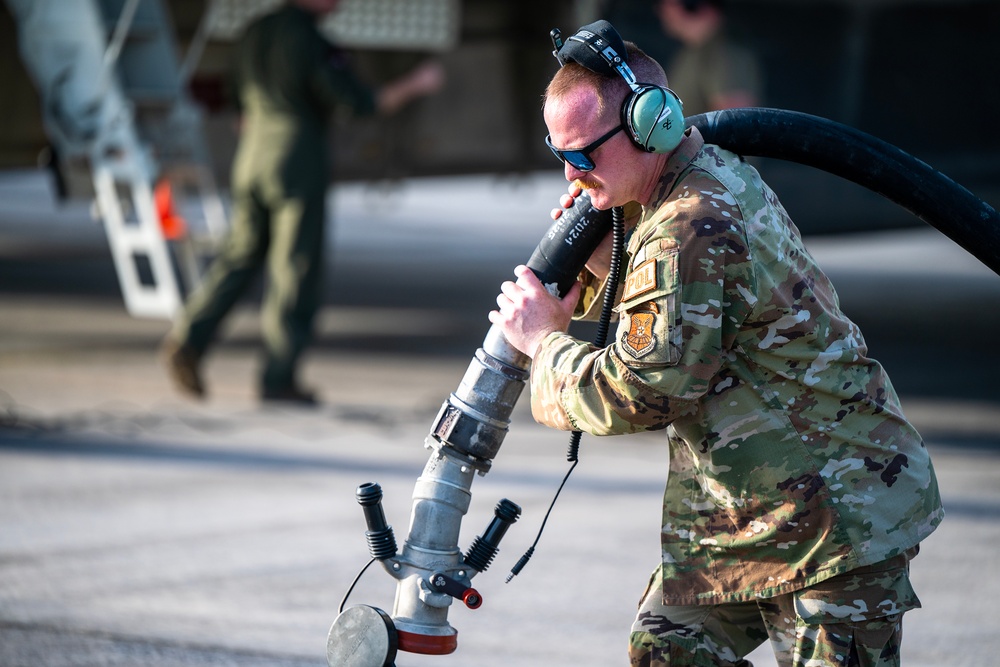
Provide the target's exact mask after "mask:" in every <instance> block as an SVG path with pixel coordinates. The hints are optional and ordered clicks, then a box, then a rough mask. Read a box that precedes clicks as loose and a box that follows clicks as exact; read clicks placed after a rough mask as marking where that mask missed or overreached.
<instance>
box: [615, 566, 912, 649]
mask: <svg viewBox="0 0 1000 667" xmlns="http://www.w3.org/2000/svg"><path fill="white" fill-rule="evenodd" d="M914 555H916V549H913V550H911V551H910V552H907V553H906V554H902V555H899V556H896V557H895V558H891V559H889V560H886V561H883V562H881V563H877V564H875V565H871V566H868V567H862V568H857V569H855V570H851V571H850V572H847V573H845V574H842V575H839V576H836V577H832V578H830V579H827V580H825V581H821V582H820V583H818V584H816V585H814V586H811V587H809V588H804V589H802V590H798V591H795V592H793V593H787V594H785V595H779V596H777V597H773V598H767V599H759V600H753V601H749V602H736V603H727V604H721V605H692V606H667V605H664V604H663V601H662V596H661V594H660V591H661V588H662V582H663V579H662V577H663V574H662V569H661V568H658V569H657V570H656V571H655V572H654V573H653V576H652V577H651V578H650V582H649V587H648V588H647V589H646V593H645V594H644V595H643V599H642V601H641V602H640V604H639V613H638V615H637V616H636V620H635V623H634V624H633V625H632V634H631V637H630V641H629V657H630V659H631V664H632V666H633V667H666V666H667V665H671V666H673V667H677V666H681V665H683V666H685V667H687V666H692V667H694V666H697V667H752V665H751V663H750V662H748V661H746V660H744V656H746V655H747V654H748V653H750V652H751V651H753V650H754V649H755V648H757V647H758V646H760V645H761V644H763V643H764V642H765V641H770V642H771V646H772V648H773V649H774V654H775V657H776V658H777V661H778V665H779V667H894V666H898V665H899V648H900V640H901V637H902V620H903V612H905V611H907V610H910V609H915V608H918V607H919V606H920V601H919V600H918V599H917V596H916V594H915V593H914V592H913V588H912V587H911V585H910V579H909V560H910V558H912V557H913V556H914Z"/></svg>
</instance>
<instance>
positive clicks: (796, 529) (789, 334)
mask: <svg viewBox="0 0 1000 667" xmlns="http://www.w3.org/2000/svg"><path fill="white" fill-rule="evenodd" d="M627 253H628V257H627V260H628V263H627V267H628V268H627V272H626V275H625V281H624V284H623V286H622V287H621V288H620V292H621V294H620V302H619V303H618V306H617V308H616V310H617V312H618V314H619V316H620V318H619V322H618V327H617V333H616V335H615V339H614V343H613V344H612V345H610V346H609V347H607V348H605V349H600V350H596V349H594V348H593V346H591V345H589V344H587V343H585V342H582V341H579V340H577V339H575V338H573V337H572V336H570V335H568V334H565V333H553V334H551V335H550V336H548V337H547V338H546V339H545V341H544V342H543V344H542V346H541V347H540V349H539V351H538V353H537V354H536V356H535V359H534V361H533V364H532V374H531V402H532V412H533V414H534V416H535V418H536V420H538V421H539V422H541V423H543V424H546V425H549V426H552V427H555V428H561V429H565V430H571V429H578V430H581V431H584V432H587V433H592V434H595V435H616V434H627V433H634V432H638V431H646V430H654V429H664V428H667V427H668V426H669V429H668V431H667V433H668V438H667V439H668V442H669V449H670V469H669V473H668V477H667V484H666V490H665V493H664V502H663V521H662V530H661V534H662V536H661V542H662V562H663V568H664V574H663V579H664V586H663V598H664V601H665V602H666V603H668V604H718V603H722V602H734V601H746V600H756V599H758V598H770V597H774V596H778V595H781V594H785V593H789V592H792V591H795V590H799V589H802V588H803V587H806V586H812V585H815V584H817V583H819V582H821V581H823V580H825V579H828V578H830V577H834V576H836V575H839V574H842V573H844V572H847V571H849V570H853V569H855V568H859V567H863V566H867V565H872V564H875V563H878V562H880V561H883V560H886V559H888V558H891V557H893V556H896V555H899V554H901V553H903V552H904V551H906V550H907V549H910V548H911V547H913V546H915V545H916V544H918V543H919V542H920V541H921V540H922V539H924V538H925V537H927V536H928V535H929V534H930V533H931V532H932V531H933V530H934V528H935V527H936V526H937V525H938V524H939V523H940V521H941V519H942V518H943V510H942V508H941V500H940V495H939V492H938V487H937V481H936V478H935V475H934V471H933V467H932V465H931V461H930V458H929V456H928V453H927V450H926V448H925V447H924V444H923V442H922V440H921V438H920V436H919V434H918V433H917V432H916V431H915V430H914V428H913V427H912V426H911V425H910V423H909V422H908V421H907V420H906V418H905V417H904V415H903V412H902V410H901V408H900V405H899V400H898V398H897V396H896V393H895V391H894V390H893V387H892V384H891V383H890V381H889V378H888V376H887V375H886V373H885V372H884V370H883V369H882V367H881V365H880V364H879V363H878V362H877V361H875V360H874V359H872V358H870V357H869V356H868V349H867V346H866V344H865V341H864V338H863V337H862V335H861V332H860V331H859V330H858V328H857V326H856V325H855V324H854V323H853V322H852V321H851V320H849V319H848V318H847V317H846V316H845V315H844V313H843V312H841V309H840V305H839V302H838V298H837V294H836V292H835V291H834V289H833V286H832V285H831V284H830V282H829V280H828V279H827V277H826V275H824V274H823V272H822V271H821V270H820V269H819V268H818V267H817V265H816V263H815V261H814V260H813V258H812V257H811V256H810V254H809V252H808V251H807V250H806V248H805V246H804V244H803V242H802V239H801V238H800V235H799V233H798V230H797V229H796V228H795V226H794V224H793V223H792V221H791V220H790V219H789V218H788V215H787V214H786V212H785V210H784V208H783V207H782V206H781V204H780V203H779V202H778V199H777V197H776V196H775V194H774V193H773V192H772V191H771V190H770V188H768V187H767V186H766V185H765V184H764V183H763V182H762V181H761V180H760V177H759V175H758V174H757V172H756V170H754V169H753V168H752V167H751V166H749V165H748V164H746V162H745V161H744V160H742V159H741V158H740V157H739V156H737V155H735V154H733V153H730V152H728V151H725V150H722V149H720V148H719V147H717V146H712V145H706V144H705V143H704V141H703V139H702V138H701V135H700V134H699V133H698V131H697V129H692V130H690V131H689V134H688V136H686V137H685V139H684V141H683V142H682V143H681V145H680V146H679V148H678V149H677V151H675V153H674V154H673V155H672V156H671V157H670V159H669V160H668V162H667V164H666V167H665V169H664V172H663V174H662V177H661V179H660V181H659V185H658V190H657V192H656V193H655V195H654V197H653V200H652V203H651V205H649V206H647V207H645V208H644V209H643V213H642V218H641V220H640V221H639V222H638V226H637V227H636V228H635V229H634V230H633V231H632V233H631V236H630V238H629V242H628V247H627ZM597 291H598V290H587V294H588V295H590V296H593V295H594V294H596V293H597ZM587 305H588V304H581V310H587Z"/></svg>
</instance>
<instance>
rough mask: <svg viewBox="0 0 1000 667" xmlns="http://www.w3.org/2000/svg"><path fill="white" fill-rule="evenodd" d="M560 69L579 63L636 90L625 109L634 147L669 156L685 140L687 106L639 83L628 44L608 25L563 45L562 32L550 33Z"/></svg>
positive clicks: (660, 88) (602, 23)
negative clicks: (627, 53) (627, 56)
mask: <svg viewBox="0 0 1000 667" xmlns="http://www.w3.org/2000/svg"><path fill="white" fill-rule="evenodd" d="M550 35H551V37H552V45H553V46H554V47H555V50H554V51H553V52H552V54H553V55H554V56H555V57H556V60H558V61H559V65H560V66H564V65H565V64H566V63H568V62H575V63H578V64H580V65H582V66H583V67H586V68H587V69H589V70H591V71H593V72H597V73H598V74H606V75H608V76H621V77H622V79H624V80H625V83H627V84H628V87H629V88H630V89H631V90H632V92H631V93H629V95H628V96H627V97H626V98H625V101H624V102H623V103H622V108H621V119H622V126H623V127H624V128H625V130H626V132H627V133H628V136H629V137H630V138H631V139H632V143H634V144H635V145H636V146H638V147H639V148H640V149H641V150H644V151H647V152H649V153H669V152H670V151H672V150H674V149H675V148H677V145H678V144H680V142H681V139H682V138H683V137H684V130H685V127H684V106H683V103H682V102H681V99H680V98H679V97H678V96H677V94H676V93H675V92H674V91H672V90H670V89H669V88H664V87H663V86H657V85H654V84H651V83H638V82H637V81H636V78H635V74H634V73H633V72H632V70H631V69H630V68H629V66H628V62H627V61H626V60H625V42H624V41H623V40H622V38H621V36H620V35H619V34H618V32H617V31H616V30H615V29H614V27H613V26H612V25H611V24H610V23H608V22H607V21H604V20H600V21H595V22H594V23H590V24H588V25H585V26H583V27H582V28H580V29H579V30H577V31H576V34H574V35H573V36H572V37H570V38H569V39H567V40H566V42H565V43H563V41H562V39H561V34H560V32H559V30H558V29H553V30H552V31H551V33H550Z"/></svg>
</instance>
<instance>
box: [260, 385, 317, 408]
mask: <svg viewBox="0 0 1000 667" xmlns="http://www.w3.org/2000/svg"><path fill="white" fill-rule="evenodd" d="M260 400H261V401H264V402H265V403H293V404H296V405H300V406H303V407H310V406H315V405H317V404H319V399H318V398H317V397H316V393H315V392H313V391H310V390H309V389H305V388H303V387H299V386H298V385H295V384H291V385H288V386H284V387H264V388H262V389H261V391H260Z"/></svg>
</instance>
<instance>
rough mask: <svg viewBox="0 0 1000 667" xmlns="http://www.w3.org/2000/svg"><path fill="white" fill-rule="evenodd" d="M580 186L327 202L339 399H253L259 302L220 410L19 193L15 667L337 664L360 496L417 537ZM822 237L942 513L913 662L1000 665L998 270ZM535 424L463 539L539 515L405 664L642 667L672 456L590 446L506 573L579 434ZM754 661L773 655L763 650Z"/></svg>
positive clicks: (32, 182)
mask: <svg viewBox="0 0 1000 667" xmlns="http://www.w3.org/2000/svg"><path fill="white" fill-rule="evenodd" d="M765 176H766V174H765ZM562 191H563V184H562V179H561V175H560V174H557V173H545V174H533V175H529V176H526V177H523V178H517V179H512V178H508V179H498V178H485V177H470V178H454V179H426V180H419V181H407V182H403V183H398V184H393V185H391V186H388V185H386V186H379V187H378V188H373V187H368V186H361V185H343V186H338V187H337V188H335V189H334V193H333V197H332V201H331V205H332V207H333V210H334V215H333V218H334V220H335V224H334V226H333V227H332V234H331V237H332V240H331V243H332V245H333V257H332V261H331V269H330V274H329V280H330V290H329V297H328V303H327V305H326V307H325V308H324V310H323V312H322V315H321V318H320V326H319V330H320V334H319V339H318V342H317V345H316V346H315V348H314V349H313V350H312V351H311V353H310V355H309V358H308V364H307V369H306V380H307V381H308V383H310V384H312V385H313V386H315V387H317V388H318V389H319V390H320V392H321V394H322V396H323V399H324V403H323V405H322V406H320V407H319V408H317V409H315V410H307V409H297V408H273V407H261V406H260V405H259V404H258V402H257V401H256V398H255V391H254V390H255V386H254V379H255V374H254V373H255V369H256V354H257V349H258V348H257V345H258V340H259V337H258V333H257V328H256V310H255V308H254V306H253V303H252V302H248V303H247V305H246V306H245V307H243V308H241V309H240V310H239V311H238V312H236V313H234V317H233V318H232V319H231V321H230V322H229V325H228V327H227V329H226V331H225V332H224V335H223V336H222V341H221V342H220V344H219V345H218V346H217V348H216V349H215V351H214V352H213V354H212V356H211V357H210V358H209V360H208V366H207V379H208V382H209V385H210V390H211V392H212V393H211V397H210V400H208V401H207V402H205V403H194V402H191V401H187V400H185V399H183V398H181V397H179V396H177V395H176V394H175V393H174V392H173V391H172V389H171V387H170V386H169V384H168V382H167V379H166V377H165V376H164V374H163V372H162V369H161V368H160V366H159V363H158V360H157V356H156V349H157V345H158V344H159V341H160V340H161V338H162V337H163V335H164V334H165V333H166V331H167V323H166V322H161V321H156V320H139V319H134V318H131V317H129V316H128V315H127V314H126V313H125V311H124V307H123V305H122V302H121V299H120V297H119V295H118V292H117V285H116V282H115V277H114V272H113V269H112V267H111V263H110V259H109V255H108V253H107V250H106V245H105V242H104V238H103V234H102V232H101V230H100V228H99V227H97V226H96V225H95V224H94V223H92V222H90V221H89V220H88V218H87V211H86V206H84V205H70V206H67V207H63V208H60V207H57V206H55V205H54V204H53V203H52V202H51V198H50V196H49V193H48V190H47V188H46V185H45V181H44V179H42V178H41V177H40V175H38V174H32V173H19V174H5V175H0V666H2V667H28V666H31V667H70V666H78V665H114V666H117V665H144V666H145V665H150V666H155V667H175V666H176V667H180V666H189V665H190V666H216V665H219V666H222V665H240V666H250V667H255V666H258V665H260V666H263V665H277V666H292V665H295V666H298V665H317V666H319V665H325V664H326V659H325V644H326V635H327V631H328V629H329V626H330V624H331V622H332V621H333V619H334V618H335V617H336V615H337V610H338V608H339V606H340V605H341V602H342V600H343V598H344V595H345V593H346V592H347V589H348V587H349V586H350V583H351V581H352V580H353V579H354V577H355V575H356V574H357V573H358V571H359V570H360V569H361V567H362V566H364V564H365V563H366V562H367V560H368V551H367V546H366V544H365V540H364V530H365V526H364V521H363V517H362V514H361V510H360V508H359V507H358V505H357V503H356V502H355V500H354V491H355V489H356V487H357V486H358V485H359V484H361V483H363V482H367V481H377V482H379V483H380V484H381V485H382V487H383V490H384V494H385V501H384V506H385V512H386V515H387V517H388V520H389V522H390V523H391V524H393V526H394V527H395V532H396V538H397V541H398V542H399V543H400V544H401V543H402V541H403V539H404V538H405V535H406V532H407V525H408V522H409V509H410V497H411V493H412V491H413V485H414V482H415V481H416V478H417V476H418V475H419V473H420V471H421V469H422V468H423V465H424V463H425V462H426V460H427V452H426V451H425V450H424V448H423V446H422V443H423V440H424V437H425V435H426V433H427V431H428V429H429V427H430V426H431V423H432V420H433V419H434V416H435V414H436V412H437V410H438V408H439V407H440V405H441V403H442V402H443V401H444V400H445V399H446V398H447V396H448V394H449V393H450V392H451V391H453V390H454V389H455V388H456V387H457V385H458V382H459V381H460V380H461V377H462V375H463V373H464V371H465V368H466V367H467V366H468V363H469V360H470V359H471V358H472V355H473V353H474V352H475V349H476V348H477V347H478V346H479V344H480V342H481V341H482V338H483V336H484V335H485V333H486V331H487V329H488V328H489V323H488V321H487V320H486V313H487V312H488V311H489V310H490V309H491V308H492V307H493V299H494V297H495V295H496V292H497V289H498V285H499V283H500V281H502V280H504V279H507V277H508V276H510V272H511V269H512V268H513V266H514V265H515V264H517V263H520V262H522V261H524V260H525V259H527V256H528V255H529V254H530V252H531V250H532V249H533V248H534V246H535V244H536V243H537V241H538V239H539V238H541V234H542V233H543V231H544V230H545V229H546V227H547V226H548V223H547V221H548V218H547V211H548V209H549V208H551V206H552V203H553V202H554V201H555V200H556V199H557V198H558V195H559V194H560V193H561V192H562ZM779 194H780V193H779ZM793 214H794V211H793ZM809 244H810V247H811V248H812V250H813V252H814V254H815V255H816V256H817V258H818V259H819V261H820V263H821V264H822V265H823V266H824V267H825V268H826V269H827V270H828V272H829V273H830V274H831V275H832V277H833V278H834V281H835V283H836V284H837V285H838V287H839V290H840V294H841V299H842V302H843V304H844V307H845V310H846V311H847V312H848V314H850V315H851V316H852V317H854V318H855V319H856V320H857V321H858V322H859V323H860V324H861V326H862V328H863V330H864V331H865V333H866V337H867V339H868V342H869V345H870V347H871V348H872V350H873V351H874V356H875V357H876V358H879V359H880V360H881V361H883V363H884V364H885V365H886V366H887V368H888V369H889V371H890V374H891V375H892V377H893V378H894V381H895V383H896V386H897V389H898V390H899V392H900V394H901V396H902V399H903V406H904V409H905V410H906V411H907V413H908V415H909V416H910V417H911V419H913V421H914V422H916V424H917V425H918V427H919V428H920V429H921V432H922V433H923V434H924V436H925V438H926V439H927V442H928V447H929V448H930V449H931V451H932V453H933V455H934V458H935V462H936V466H937V471H938V474H939V478H940V483H941V487H942V492H943V495H944V498H945V503H946V509H947V513H948V514H947V518H946V521H945V523H944V524H943V525H942V527H941V528H940V529H939V530H938V532H937V533H935V534H934V535H933V536H932V537H931V538H930V539H928V540H927V541H926V542H925V543H924V546H923V549H922V551H921V554H920V556H919V557H918V558H917V559H916V561H915V562H914V565H913V578H914V581H915V585H916V588H917V591H918V594H919V595H920V597H921V599H922V601H923V604H924V608H923V609H921V610H918V611H915V612H912V613H911V614H909V615H908V616H907V619H906V624H905V626H906V631H905V633H906V639H905V642H904V654H903V655H904V664H906V665H908V666H910V667H932V666H933V667H936V666H939V665H949V666H963V665H970V666H971V665H996V664H1000V658H998V657H997V656H998V655H1000V633H998V630H1000V622H998V620H997V614H996V610H995V603H994V601H995V600H997V599H1000V576H998V575H997V573H996V571H995V569H994V568H995V567H996V564H997V563H998V558H997V556H996V553H997V550H998V548H1000V383H998V381H997V375H998V373H1000V351H998V347H997V345H996V343H995V340H996V331H998V330H1000V328H998V325H1000V308H998V306H1000V277H998V276H996V275H994V274H993V273H991V272H990V271H989V270H988V269H986V268H985V267H983V266H981V265H980V264H979V263H978V262H977V261H976V260H975V259H973V258H971V257H970V256H969V255H968V254H967V253H965V252H964V251H962V250H961V249H960V248H958V247H957V246H955V245H954V244H953V243H952V242H950V241H949V240H947V239H946V238H944V237H943V236H941V235H940V234H938V233H937V232H935V231H934V230H931V229H929V228H920V227H918V228H915V229H911V230H897V231H892V232H872V233H870V234H862V235H853V236H839V237H821V238H815V239H810V240H809ZM584 333H586V332H584ZM527 407H528V406H527V400H522V401H521V403H520V404H519V405H518V407H517V410H516V412H515V415H514V422H513V424H512V426H511V432H510V435H509V436H508V437H507V439H506V441H505V443H504V446H503V448H502V450H501V452H500V454H499V455H498V457H497V458H496V460H495V463H494V467H493V470H492V471H491V472H490V473H489V474H488V475H486V476H485V477H482V478H479V479H477V481H476V482H475V484H474V485H473V503H472V507H471V508H470V511H469V514H468V516H467V517H466V519H465V521H464V523H463V538H462V543H461V546H462V547H463V548H465V547H467V546H468V545H469V544H470V543H471V541H472V540H473V538H474V537H475V536H476V535H478V534H480V533H481V532H482V531H483V530H484V529H485V528H486V525H487V524H488V523H489V521H490V519H491V518H492V516H493V507H494V505H495V504H496V502H497V501H498V500H499V499H500V498H503V497H507V498H510V499H511V500H513V501H515V502H516V503H518V504H519V505H521V506H522V508H523V513H522V517H521V519H520V521H519V522H518V523H516V524H515V525H514V526H513V527H512V528H511V529H510V531H509V532H508V534H507V537H506V538H505V540H504V542H503V543H502V545H501V550H500V553H499V555H498V556H497V558H496V559H495V561H494V563H493V565H492V567H491V568H490V569H489V570H488V571H487V572H486V573H484V574H482V575H480V576H478V577H477V578H476V579H475V580H474V585H475V586H476V587H477V588H478V590H479V591H480V592H481V593H482V595H483V597H484V599H485V602H484V604H483V606H482V607H481V608H480V609H478V610H475V611H470V610H468V609H465V608H464V607H461V606H453V607H452V610H451V612H450V614H449V620H450V621H451V623H452V625H453V626H454V627H456V628H457V629H458V632H459V648H458V650H457V651H456V652H455V653H454V654H452V655H449V656H419V655H412V654H405V653H401V654H400V656H399V658H398V659H397V665H399V667H408V666H413V667H418V666H421V665H441V666H442V667H446V666H448V665H473V664H475V665H478V666H480V667H493V666H496V667H500V666H503V667H514V666H522V665H523V666H529V665H532V666H534V665H574V666H585V667H598V666H602V667H603V666H607V665H624V664H626V658H625V654H624V643H625V640H626V637H627V630H628V627H629V625H630V623H631V620H632V616H633V614H634V609H635V603H636V601H637V598H638V596H639V595H640V593H641V592H642V590H643V588H644V585H645V582H646V578H647V577H648V574H649V572H650V571H651V570H652V568H653V567H654V565H655V562H656V559H657V555H658V546H657V526H658V525H659V497H660V493H661V490H662V484H663V480H664V475H665V470H666V455H665V451H664V447H663V442H662V439H661V437H660V436H658V435H655V434H652V435H644V436H636V437H628V438H613V439H611V438H608V439H596V438H588V437H585V438H584V441H583V447H582V454H581V462H580V464H579V466H578V467H577V469H576V471H575V472H574V474H573V476H572V477H571V478H570V481H569V483H568V484H567V486H566V489H565V490H564V491H563V493H562V496H561V497H560V500H559V502H558V504H557V505H556V507H555V510H554V512H553V514H552V517H551V519H550V520H549V522H548V526H547V528H546V532H545V534H544V535H543V537H542V539H541V542H540V543H539V547H538V549H537V551H536V554H535V556H534V558H533V559H532V561H531V563H529V565H528V566H527V567H526V568H525V569H524V571H523V572H522V573H521V574H520V575H519V576H518V577H516V578H515V579H514V580H513V581H512V582H511V583H509V584H505V583H504V578H505V577H506V575H507V572H508V571H509V569H510V567H511V566H512V565H513V564H514V562H515V561H516V560H517V559H518V557H520V555H521V553H523V551H524V550H525V549H526V548H527V547H528V545H530V544H531V542H532V540H533V539H534V537H535V533H536V531H537V529H538V526H539V524H540V522H541V520H542V516H543V515H544V512H545V509H546V508H547V506H548V503H549V501H550V500H551V498H552V495H553V494H554V492H555V489H556V488H557V486H558V484H559V481H560V480H561V478H562V475H563V474H564V473H565V471H566V469H567V467H568V464H567V463H566V461H565V459H564V455H565V449H566V442H567V437H566V434H563V433H556V432H552V431H550V430H548V429H545V428H542V427H540V426H538V425H536V424H534V423H533V422H532V420H531V418H530V415H529V414H528V411H527ZM394 588H395V587H394V584H393V580H392V579H390V578H389V577H388V575H386V574H385V573H384V572H382V571H381V570H379V569H378V568H377V566H373V567H372V568H370V569H369V570H368V572H367V573H366V574H365V575H364V576H363V577H362V579H361V581H360V582H359V584H358V586H357V587H356V588H355V590H354V591H353V593H352V594H351V596H350V599H349V600H348V603H349V604H355V603H365V604H371V605H375V606H379V607H382V608H384V609H391V607H392V598H393V594H394ZM752 658H753V660H754V664H756V665H758V667H760V666H762V665H763V666H765V667H768V666H771V665H773V664H774V661H773V658H772V657H770V651H769V649H768V648H767V647H762V648H761V649H759V650H758V651H756V652H755V653H754V654H753V655H752Z"/></svg>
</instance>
